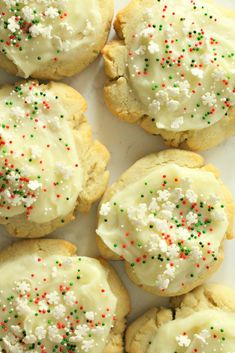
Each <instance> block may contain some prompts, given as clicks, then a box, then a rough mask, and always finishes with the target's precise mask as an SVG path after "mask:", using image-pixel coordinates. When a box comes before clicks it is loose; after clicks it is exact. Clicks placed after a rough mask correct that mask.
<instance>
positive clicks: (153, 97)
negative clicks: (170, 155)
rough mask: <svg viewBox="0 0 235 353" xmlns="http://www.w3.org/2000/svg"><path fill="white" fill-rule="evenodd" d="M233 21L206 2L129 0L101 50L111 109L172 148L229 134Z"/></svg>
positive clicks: (234, 82)
mask: <svg viewBox="0 0 235 353" xmlns="http://www.w3.org/2000/svg"><path fill="white" fill-rule="evenodd" d="M133 13H134V14H135V15H134V16H133ZM234 20H235V13H234V12H233V11H229V10H225V9H224V8H221V7H219V6H218V5H217V4H216V3H215V2H214V1H211V0H207V1H201V0H198V1H191V0H177V2H176V1H175V0H158V1H157V0H132V1H131V2H130V4H129V5H128V6H127V7H126V8H125V9H124V10H122V11H121V12H120V13H119V14H118V15H117V18H116V22H115V28H116V31H117V33H118V36H119V38H120V40H116V41H113V42H111V43H109V44H108V45H107V46H106V47H105V48H104V51H103V53H104V59H105V66H106V73H107V75H108V77H109V82H108V83H107V85H106V86H105V100H106V102H107V105H108V107H109V108H110V110H111V111H112V112H113V113H114V114H115V115H117V116H118V117H120V118H121V119H123V120H126V121H128V122H130V123H138V124H139V125H141V126H142V127H143V128H144V129H145V130H146V131H148V132H150V133H151V134H155V135H161V136H162V137H163V138H164V140H165V141H166V143H167V144H168V145H170V146H173V147H178V146H180V145H181V146H187V147H188V148H189V149H191V150H204V149H207V148H210V147H213V146H215V145H217V144H218V143H220V142H221V141H223V140H224V139H225V138H227V137H228V136H231V135H232V134H234V133H235V108H234V105H235V52H234V41H235V28H234Z"/></svg>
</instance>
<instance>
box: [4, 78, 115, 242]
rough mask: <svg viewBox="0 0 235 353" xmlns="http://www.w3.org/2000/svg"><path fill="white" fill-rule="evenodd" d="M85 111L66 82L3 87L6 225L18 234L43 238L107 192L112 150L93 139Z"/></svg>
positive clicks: (84, 106) (87, 209) (83, 102)
mask: <svg viewBox="0 0 235 353" xmlns="http://www.w3.org/2000/svg"><path fill="white" fill-rule="evenodd" d="M85 110H86V102H85V100H84V99H83V98H82V97H81V95H80V94H79V93H78V92H76V91H75V90H74V89H73V88H71V87H69V86H67V85H65V84H63V83H49V84H47V85H46V84H45V85H44V84H43V85H39V84H38V83H37V82H35V81H29V82H22V83H19V84H16V85H15V86H4V87H2V88H1V89H0V112H1V117H0V121H1V127H0V130H1V131H0V137H1V140H0V144H1V153H0V168H1V169H0V180H1V188H0V223H1V224H4V225H5V226H6V228H7V230H8V232H9V233H11V234H12V235H15V236H17V237H29V238H30V237H42V236H44V235H46V234H48V233H50V232H52V231H53V230H55V229H56V228H58V227H61V226H63V225H65V224H66V223H68V222H70V221H71V220H73V219H74V212H75V210H79V211H81V212H87V211H89V209H90V206H91V204H92V203H93V202H95V201H96V200H97V199H99V198H100V197H101V196H102V194H103V192H104V190H105V188H106V184H107V181H108V176H109V173H108V172H107V171H106V170H105V168H106V165H107V162H108V159H109V153H108V151H107V150H106V148H105V147H104V146H103V145H101V144H100V143H99V142H98V141H93V140H92V136H91V127H90V125H89V124H88V122H87V120H86V118H85V117H84V115H83V114H84V111H85Z"/></svg>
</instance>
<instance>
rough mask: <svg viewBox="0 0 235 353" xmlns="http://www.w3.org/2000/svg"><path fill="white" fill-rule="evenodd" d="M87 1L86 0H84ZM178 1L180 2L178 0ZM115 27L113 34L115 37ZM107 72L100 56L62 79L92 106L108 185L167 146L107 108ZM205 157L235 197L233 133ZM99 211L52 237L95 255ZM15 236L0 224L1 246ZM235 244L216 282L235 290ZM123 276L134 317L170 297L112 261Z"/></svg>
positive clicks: (230, 1)
mask: <svg viewBox="0 0 235 353" xmlns="http://www.w3.org/2000/svg"><path fill="white" fill-rule="evenodd" d="M83 1H84V0H83ZM115 1H116V12H117V10H119V9H121V8H123V7H124V6H125V5H127V4H128V2H129V1H128V0H115ZM176 1H177V0H176ZM217 1H218V2H220V3H221V4H223V5H224V6H227V7H229V8H233V9H235V0H217ZM114 35H115V34H114V31H112V32H111V35H110V37H111V38H112V37H114ZM16 80H17V79H16V78H15V77H13V76H11V75H8V74H6V73H4V72H3V71H2V70H0V85H2V84H5V83H9V82H15V81H16ZM105 80H106V78H105V75H104V69H103V62H102V59H101V58H99V59H97V60H96V62H95V63H94V64H93V65H91V66H90V67H89V68H88V69H86V70H85V71H84V72H83V73H82V74H80V75H77V76H74V77H72V78H70V79H66V80H64V82H66V83H68V84H70V85H71V86H73V87H74V88H75V89H77V90H78V91H79V92H80V93H81V94H82V95H83V96H84V97H85V98H86V100H87V101H88V104H89V108H88V112H87V113H86V116H87V118H88V119H89V121H90V123H91V124H92V126H93V131H94V136H95V137H96V138H99V140H100V141H101V142H103V143H104V144H105V145H106V146H107V147H108V149H109V151H110V152H111V161H110V163H109V167H108V168H109V170H110V172H111V178H110V183H111V182H113V181H114V180H116V179H117V178H118V177H119V176H120V174H121V173H122V172H123V171H124V170H125V169H127V168H128V167H130V166H131V165H132V164H133V163H134V162H135V161H136V160H137V159H139V158H141V157H143V156H145V155H147V154H148V153H151V152H156V151H159V150H161V149H163V148H165V146H164V144H163V142H162V139H161V138H160V137H155V136H151V135H149V134H147V133H145V132H144V131H143V130H142V129H141V128H139V127H137V126H132V125H129V124H128V123H125V122H121V121H119V120H118V119H117V118H115V117H114V116H112V114H111V113H109V111H108V110H107V109H106V107H105V104H104V101H103V86H104V83H105ZM203 155H204V156H205V157H206V161H207V162H209V163H213V164H214V165H215V166H216V167H218V168H219V169H220V170H221V176H222V179H223V180H224V182H225V184H226V185H227V186H228V187H229V188H230V190H231V191H232V192H233V194H234V199H235V137H232V138H230V139H228V140H227V141H226V142H224V143H223V144H222V145H220V146H219V147H217V148H214V149H212V150H210V151H208V152H205V153H203ZM96 209H97V205H95V206H93V208H92V210H91V211H90V212H89V214H87V215H81V214H78V215H77V219H76V221H75V222H73V223H70V224H68V225H67V226H65V227H64V228H63V229H61V230H59V231H56V232H55V233H53V235H50V238H51V237H57V238H58V237H59V238H65V239H66V240H69V241H71V242H73V243H75V244H76V245H77V247H78V251H79V254H80V255H87V256H97V255H98V254H99V253H98V250H97V247H96V244H95V229H96ZM12 241H13V239H12V238H11V237H10V236H8V235H7V233H6V232H5V230H4V228H3V227H0V248H1V247H4V246H6V245H8V244H10V243H11V242H12ZM234 253H235V242H234V241H230V242H226V245H225V261H224V263H223V265H222V267H221V268H220V270H219V272H217V273H216V275H214V276H213V278H212V281H218V282H221V283H225V284H227V285H230V286H231V287H233V288H235V277H234V268H235V256H234ZM113 265H114V267H115V268H116V270H117V271H118V272H119V274H120V277H121V278H122V280H123V281H124V282H125V284H126V287H127V288H128V290H129V293H130V295H131V299H132V312H131V315H130V317H129V318H130V320H132V319H134V318H136V317H137V316H138V315H140V314H141V313H143V312H144V311H145V310H147V309H148V308H150V307H151V306H153V305H159V304H160V305H162V304H163V303H167V300H165V299H160V298H157V297H154V296H152V295H150V294H148V293H145V292H144V291H143V290H141V289H140V288H138V287H136V286H135V285H134V284H132V282H130V281H129V279H128V278H127V276H126V274H125V271H124V267H123V263H121V262H116V263H113Z"/></svg>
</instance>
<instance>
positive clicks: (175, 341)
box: [126, 284, 235, 353]
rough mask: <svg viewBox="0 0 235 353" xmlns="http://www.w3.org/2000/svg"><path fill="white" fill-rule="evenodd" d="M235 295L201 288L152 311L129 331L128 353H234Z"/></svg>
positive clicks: (215, 286)
mask: <svg viewBox="0 0 235 353" xmlns="http://www.w3.org/2000/svg"><path fill="white" fill-rule="evenodd" d="M234 298H235V292H234V290H232V289H230V288H227V287H224V286H222V285H219V284H210V285H206V286H202V287H199V288H197V289H195V290H194V291H193V292H191V293H188V294H186V295H185V296H182V297H176V298H173V300H172V306H173V307H172V309H164V308H161V309H160V308H153V309H151V310H149V311H148V312H147V313H146V314H144V315H143V316H142V317H140V318H139V319H137V320H136V321H135V322H134V323H133V324H132V325H130V327H129V328H128V330H127V336H126V351H127V353H166V352H175V353H186V352H193V353H202V352H203V353H212V352H214V353H219V352H220V353H232V352H234V347H235V299H234Z"/></svg>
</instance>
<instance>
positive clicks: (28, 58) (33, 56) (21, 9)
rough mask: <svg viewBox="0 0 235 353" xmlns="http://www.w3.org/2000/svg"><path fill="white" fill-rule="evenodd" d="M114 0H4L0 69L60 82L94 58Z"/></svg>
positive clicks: (0, 11)
mask: <svg viewBox="0 0 235 353" xmlns="http://www.w3.org/2000/svg"><path fill="white" fill-rule="evenodd" d="M113 7H114V5H113V0H86V1H74V0H59V1H58V0H43V1H41V0H29V1H25V0H19V1H15V0H2V1H1V3H0V32H1V34H0V67H2V68H4V69H6V70H7V71H9V72H10V73H13V74H15V75H17V76H20V77H24V78H28V77H29V76H31V77H34V78H40V79H52V80H55V79H56V80H58V79H61V78H62V77H67V76H71V75H74V74H76V73H78V72H80V71H82V70H83V69H84V68H86V67H87V66H88V65H89V64H90V63H91V62H92V61H94V60H95V58H96V57H97V55H98V54H99V52H100V50H101V49H102V48H103V46H104V44H105V42H106V39H107V37H108V33H109V30H110V26H111V21H112V17H113Z"/></svg>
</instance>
